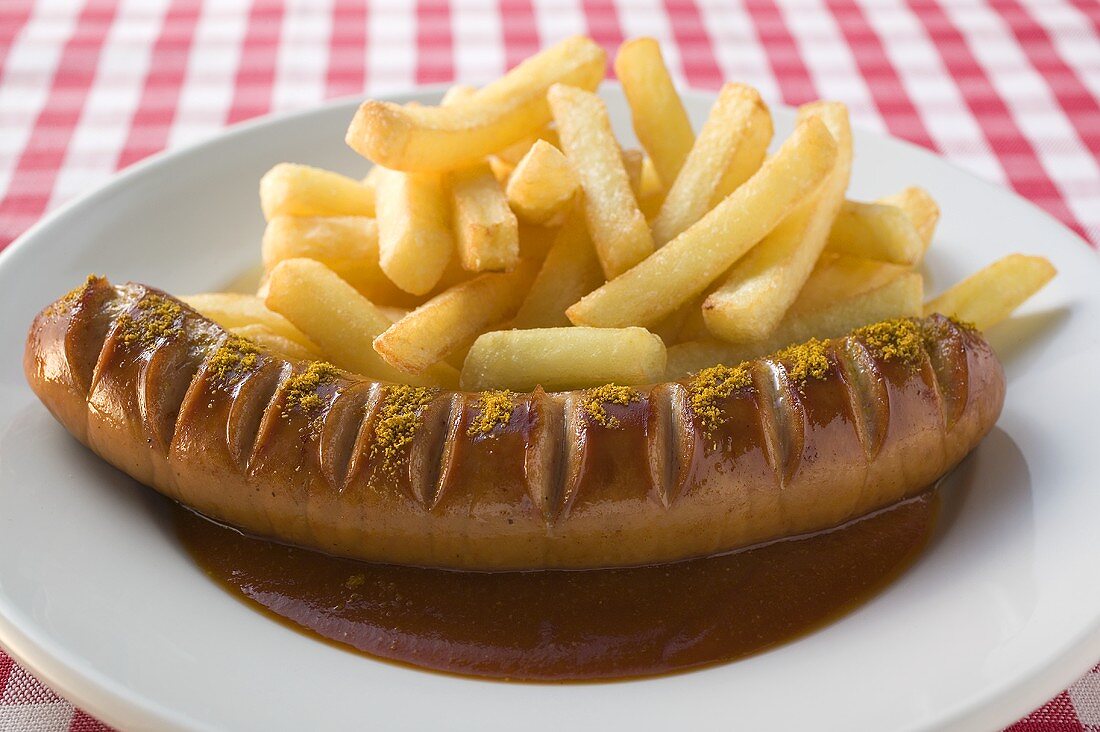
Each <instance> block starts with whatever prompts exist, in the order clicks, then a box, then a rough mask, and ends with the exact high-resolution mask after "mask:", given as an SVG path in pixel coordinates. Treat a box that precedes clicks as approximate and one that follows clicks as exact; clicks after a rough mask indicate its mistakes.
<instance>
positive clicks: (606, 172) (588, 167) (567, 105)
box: [547, 84, 653, 279]
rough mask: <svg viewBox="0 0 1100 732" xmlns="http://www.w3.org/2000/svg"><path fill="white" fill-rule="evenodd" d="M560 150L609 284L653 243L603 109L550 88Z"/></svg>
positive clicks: (587, 96) (569, 90)
mask: <svg viewBox="0 0 1100 732" xmlns="http://www.w3.org/2000/svg"><path fill="white" fill-rule="evenodd" d="M547 99H548V100H549V102H550V108H551V109H552V110H553V112H554V121H555V122H557V125H558V135H559V136H560V137H561V143H562V150H563V151H564V152H565V156H566V157H567V158H568V159H569V162H570V163H571V164H572V165H573V169H574V170H576V171H577V177H578V178H579V179H580V183H581V190H582V191H583V192H584V212H585V217H586V218H587V220H588V230H589V232H590V233H591V234H592V241H593V243H594V244H595V245H596V254H597V256H599V258H600V265H601V266H602V267H603V271H604V274H605V275H606V276H607V277H608V278H609V279H610V278H612V277H615V276H617V275H619V274H621V273H623V272H625V271H626V270H628V269H630V268H631V267H633V266H634V265H635V264H637V263H638V262H640V261H642V260H643V259H645V258H646V257H647V256H649V255H650V254H651V253H652V252H653V237H652V236H651V235H650V233H649V225H648V224H647V223H646V220H645V215H644V214H642V212H641V210H640V209H639V208H638V203H637V201H636V200H635V199H634V192H633V191H632V190H631V189H630V180H629V178H628V177H627V174H626V169H625V167H624V166H623V159H622V153H621V152H620V150H619V143H618V142H616V140H615V135H614V134H613V133H612V131H611V122H610V121H609V120H608V117H607V108H606V107H605V106H604V103H603V101H602V100H601V99H600V98H599V97H597V96H596V95H595V94H592V93H591V92H587V91H584V90H583V89H577V88H575V87H569V86H564V85H562V84H555V85H554V86H552V87H550V91H549V93H548V94H547Z"/></svg>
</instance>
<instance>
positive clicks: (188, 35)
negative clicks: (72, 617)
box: [0, 0, 1100, 732]
mask: <svg viewBox="0 0 1100 732" xmlns="http://www.w3.org/2000/svg"><path fill="white" fill-rule="evenodd" d="M575 33H586V34H588V35H590V36H592V37H593V38H595V39H596V40H597V41H599V42H600V43H602V44H603V45H605V46H606V47H607V48H608V50H613V49H614V48H615V47H616V46H617V45H618V44H619V42H620V41H622V40H623V39H624V38H627V37H629V36H633V35H652V36H656V37H657V38H659V39H660V41H661V43H662V46H663V48H664V51H665V55H666V59H667V61H668V62H669V64H670V66H671V68H672V70H673V73H674V74H675V75H676V76H678V77H679V79H680V80H681V81H682V82H683V84H685V85H687V86H693V87H700V88H704V89H714V88H717V87H718V86H719V85H720V84H721V82H722V81H723V80H727V79H736V80H738V81H744V82H747V83H749V84H753V85H754V86H756V87H757V88H759V89H760V90H761V92H762V93H763V95H764V96H765V98H767V99H769V100H775V101H782V102H784V103H787V104H799V103H801V102H805V101H808V100H811V99H816V98H830V99H839V100H842V101H844V102H846V103H847V104H848V106H849V108H850V109H851V113H852V118H853V123H854V124H855V125H858V126H860V127H864V128H868V129H872V130H878V131H882V132H886V133H889V134H891V135H895V136H897V137H903V138H905V139H907V140H911V141H912V142H915V143H917V144H919V145H923V146H924V147H927V148H929V149H931V150H935V151H936V152H938V153H940V154H941V155H943V156H944V157H946V158H948V159H950V160H952V161H954V162H956V163H958V164H960V165H962V166H963V167H965V168H968V169H970V170H971V171H973V172H974V173H976V174H977V175H979V176H982V177H983V178H987V179H989V180H992V181H996V182H997V183H1000V184H1002V185H1005V186H1008V187H1010V188H1012V189H1013V190H1015V191H1016V192H1017V193H1019V194H1021V195H1023V196H1026V197H1028V198H1030V199H1031V200H1033V201H1035V202H1036V203H1038V204H1039V205H1041V206H1042V207H1043V208H1045V209H1046V210H1047V211H1049V212H1050V213H1052V214H1054V215H1055V216H1057V217H1058V218H1059V219H1061V220H1062V221H1064V222H1065V223H1066V224H1067V225H1068V226H1070V227H1071V228H1073V229H1074V230H1075V231H1077V232H1078V233H1080V234H1082V235H1083V236H1084V237H1085V238H1086V239H1088V240H1089V241H1090V242H1092V244H1093V245H1094V246H1095V245H1096V244H1098V243H1100V3H1098V2H1096V0H989V1H988V2H983V1H980V0H961V1H960V0H450V1H448V0H419V1H418V2H413V1H412V0H409V1H405V0H216V1H215V0H208V2H205V3H204V2H202V1H201V0H39V1H37V2H33V1H31V0H0V247H3V246H6V245H7V244H8V243H9V242H11V241H12V240H13V239H14V238H16V237H17V236H19V234H20V233H21V232H23V231H24V230H25V229H26V228H27V227H28V226H30V225H31V224H32V223H34V222H35V221H36V220H37V219H38V218H40V217H41V216H42V215H43V214H44V213H45V212H46V211H48V210H50V209H51V208H53V207H54V206H56V205H58V204H59V203H61V202H63V201H65V200H66V199H68V198H70V197H72V196H74V195H76V194H79V193H81V192H83V191H86V190H88V189H89V188H91V187H93V186H95V185H97V184H99V183H100V182H102V181H103V180H105V179H106V178H107V177H108V176H110V175H111V174H112V173H113V172H115V171H116V170H118V169H120V168H124V167H126V166H127V165H130V164H131V163H134V162H137V161H138V160H141V159H142V158H144V157H146V156H148V155H150V154H152V153H155V152H157V151H158V150H161V149H163V148H166V147H179V146H181V145H186V144H188V143H190V142H193V141H195V140H199V139H202V138H204V137H208V136H210V135H213V134H216V133H217V132H218V131H219V130H220V129H222V128H223V127H224V126H225V125H227V124H232V123H234V122H238V121H240V120H244V119H248V118H250V117H255V116H257V115H262V114H267V113H269V112H279V111H284V110H288V109H295V108H302V107H309V106H310V105H314V104H317V103H318V102H320V101H322V100H324V99H327V98H330V97H337V96H342V95H349V94H361V93H363V92H364V91H366V92H367V93H371V94H375V93H382V92H385V91H387V90H397V89H405V88H408V87H410V86H413V85H414V84H426V83H433V82H446V81H451V80H454V79H461V80H463V81H470V82H475V83H476V82H480V81H485V80H488V79H490V78H493V77H495V76H497V75H499V74H500V73H501V72H503V71H504V70H505V69H507V68H508V67H510V66H511V65H513V64H515V63H516V62H518V61H519V60H521V59H523V58H524V57H526V56H528V55H529V54H531V53H532V52H534V51H535V50H537V49H538V48H539V47H541V46H543V45H546V44H548V43H551V42H553V41H555V40H558V39H560V38H563V37H565V36H568V35H572V34H575ZM23 729H28V730H30V729H33V730H64V729H71V730H84V731H90V730H100V729H105V728H104V727H103V725H101V724H100V723H98V722H96V721H95V720H94V719H92V718H91V717H89V716H88V715H86V714H84V713H82V712H80V711H77V710H74V709H73V708H72V707H71V706H70V705H68V704H67V703H66V702H64V701H63V700H62V699H60V698H58V697H57V696H56V695H55V694H53V693H52V692H51V691H49V690H48V689H46V688H45V687H43V686H42V685H40V684H39V683H38V682H37V681H35V679H34V678H33V677H31V676H30V675H29V674H28V673H27V672H26V671H24V670H23V669H22V668H20V667H19V666H18V665H16V664H14V663H13V662H12V661H11V659H9V658H7V657H6V656H4V655H3V654H2V653H0V730H23ZM1012 730H1013V731H1014V732H1055V731H1057V732H1069V731H1070V730H1097V731H1100V666H1097V667H1096V668H1095V669H1093V671H1092V673H1090V674H1088V675H1086V676H1085V677H1084V678H1082V679H1081V680H1079V681H1078V682H1077V683H1075V684H1074V685H1073V686H1071V687H1070V688H1069V689H1068V690H1067V691H1065V692H1063V693H1061V694H1059V695H1058V696H1057V697H1055V698H1054V699H1053V700H1052V701H1050V702H1049V703H1048V704H1046V706H1044V707H1042V708H1041V709H1039V710H1037V711H1036V712H1034V713H1032V714H1031V715H1029V716H1028V717H1027V718H1026V719H1024V720H1022V721H1021V722H1019V723H1017V724H1016V725H1015V726H1013V727H1012Z"/></svg>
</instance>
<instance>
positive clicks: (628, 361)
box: [460, 328, 665, 391]
mask: <svg viewBox="0 0 1100 732" xmlns="http://www.w3.org/2000/svg"><path fill="white" fill-rule="evenodd" d="M664 370H665V345H664V344H663V343H662V342H661V339H660V338H658V337H657V336H655V335H653V334H652V333H650V332H649V331H647V330H646V329H644V328H536V329H534V330H498V331H492V332H490V333H485V334H484V335H482V336H481V337H480V338H478V339H477V341H475V342H474V345H473V347H472V348H471V349H470V352H469V353H468V354H467V355H466V363H465V365H464V366H463V367H462V376H461V380H460V383H461V385H462V388H463V389H471V390H473V389H512V390H515V391H531V390H533V389H534V388H535V387H536V386H540V385H541V386H542V387H543V388H544V389H546V390H547V391H552V390H561V389H580V388H584V387H591V386H599V385H601V384H611V383H614V384H623V385H626V386H629V385H633V384H651V383H653V382H655V381H659V380H660V378H661V375H662V374H663V373H664Z"/></svg>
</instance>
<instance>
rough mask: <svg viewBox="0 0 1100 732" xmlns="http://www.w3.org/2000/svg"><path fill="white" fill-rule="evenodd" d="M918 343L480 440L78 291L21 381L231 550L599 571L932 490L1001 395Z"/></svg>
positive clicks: (444, 421)
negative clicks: (241, 538)
mask: <svg viewBox="0 0 1100 732" xmlns="http://www.w3.org/2000/svg"><path fill="white" fill-rule="evenodd" d="M919 326H920V329H921V332H922V333H924V334H925V336H924V338H923V340H922V342H921V345H920V346H919V348H918V349H917V351H916V352H915V355H913V354H911V356H910V357H909V358H907V359H898V358H892V357H891V355H890V354H889V353H888V352H883V351H882V349H880V348H877V347H875V346H874V345H873V344H869V343H868V341H867V339H866V338H863V337H860V336H859V335H852V336H849V337H847V338H843V339H837V340H834V341H831V342H829V343H827V345H826V347H825V350H824V354H825V357H826V362H825V364H824V366H823V367H822V368H819V369H818V374H817V375H816V376H813V377H800V378H796V377H795V374H794V373H793V372H794V371H795V369H794V368H792V365H791V364H790V363H789V362H788V361H787V360H785V358H783V357H775V358H768V359H760V360H758V361H755V362H753V363H751V364H749V365H748V369H749V371H748V378H747V379H745V383H744V384H742V385H740V386H739V387H738V388H734V389H732V390H727V392H728V393H727V392H722V393H721V394H719V395H718V396H717V397H713V398H712V399H711V402H710V406H712V407H714V408H715V410H717V411H716V413H717V414H718V415H719V419H717V420H715V419H714V418H713V415H712V417H711V418H710V419H709V420H708V419H706V418H705V416H704V415H701V414H698V413H696V412H697V410H696V409H695V408H693V399H694V397H695V396H696V394H697V391H696V390H697V389H698V385H697V384H696V383H695V382H692V381H685V382H681V383H677V382H672V383H667V384H660V385H657V386H653V387H639V388H638V389H636V390H635V395H634V397H633V400H631V401H628V403H626V404H615V403H603V404H601V405H600V406H602V407H603V411H604V414H603V415H597V414H596V413H595V412H594V411H593V405H592V399H591V394H590V393H588V392H565V393H553V394H547V393H545V392H543V391H541V390H536V391H535V392H532V393H529V394H519V395H509V397H508V399H507V400H506V403H507V408H506V409H504V411H503V412H501V411H500V409H499V408H498V409H497V410H496V411H495V412H494V413H493V415H492V416H494V417H496V420H495V421H494V420H490V421H489V422H488V426H486V423H485V422H486V421H485V420H484V419H479V418H480V417H482V416H483V415H482V412H484V411H486V410H487V409H489V407H486V402H485V400H484V399H483V395H481V394H476V393H462V392H452V391H445V390H433V391H417V390H413V389H411V388H410V387H395V386H393V385H389V384H383V383H378V382H374V381H371V380H368V379H365V378H361V377H357V376H353V375H350V374H346V373H343V372H335V371H333V370H327V369H322V368H319V367H318V366H317V365H316V364H313V365H311V364H310V363H308V362H288V361H285V360H282V359H280V358H277V357H275V356H273V355H271V354H269V353H266V352H263V351H260V352H257V353H246V352H241V351H239V350H238V349H237V347H238V346H239V345H240V342H239V341H234V340H232V339H233V338H234V336H230V335H228V334H227V333H225V332H224V331H223V330H222V329H221V328H219V327H218V326H217V325H215V324H213V323H212V322H210V321H208V320H206V319H205V318H203V317H201V316H200V315H198V314H197V313H195V312H194V311H192V310H190V309H189V308H187V306H186V305H183V304H182V303H179V302H178V301H176V300H174V299H172V298H170V297H169V296H167V295H165V294H163V293H161V292H159V291H157V290H153V289H151V288H146V287H144V286H142V285H135V284H127V285H123V286H119V287H115V286H112V285H111V284H109V283H108V282H107V281H106V280H103V279H98V278H89V280H88V283H87V284H86V285H85V286H83V287H81V288H78V289H77V290H74V291H73V292H72V293H70V294H69V295H67V296H66V297H65V298H62V299H61V300H59V301H57V302H56V303H54V304H53V305H51V306H49V307H48V308H46V309H45V310H43V312H42V313H41V314H39V316H38V317H37V318H36V319H35V321H34V324H33V325H32V327H31V330H30V333H29V335H28V338H27V348H26V353H25V356H24V368H25V371H26V375H27V379H28V381H29V383H30V384H31V386H32V388H33V389H34V391H35V393H36V394H37V395H38V396H39V398H40V399H41V400H42V402H43V403H44V404H45V405H46V406H47V407H48V408H49V409H50V411H51V412H52V413H53V414H54V416H55V417H56V418H57V419H58V421H60V422H61V423H62V424H63V425H64V426H65V427H66V428H67V429H68V430H69V431H70V432H71V433H72V434H73V435H74V436H75V437H76V438H77V439H78V440H80V441H81V442H82V443H84V444H85V445H87V446H88V447H90V448H91V449H92V450H94V451H95V452H96V453H97V454H99V455H100V456H101V457H102V458H103V459H105V460H107V461H108V462H110V463H111V464H113V465H114V466H116V467H117V468H119V469H120V470H123V471H124V472H126V473H128V474H129V475H131V476H133V477H134V478H135V479H137V480H139V481H141V482H142V483H145V484H147V485H150V486H152V487H154V488H155V489H157V490H158V491H160V492H161V493H163V494H164V495H166V496H168V497H170V498H172V499H174V500H176V501H179V502H180V503H183V504H185V505H187V506H189V507H191V508H193V509H195V510H196V511H199V512H200V513H203V514H206V515H207V516H210V517H212V518H214V519H217V520H219V521H222V522H225V523H227V524H230V525H233V526H237V527H239V528H241V529H243V530H245V531H248V532H251V533H254V534H258V535H261V536H266V537H270V538H275V539H278V540H281V541H285V542H288V543H292V544H297V545H300V546H304V547H308V548H313V549H318V550H321V551H324V552H329V553H331V554H335V555H340V556H346V557H352V558H357V559H364V560H370V561H380V562H389V563H399V564H416V565H424V566H435V567H448V568H461V569H485V570H491V569H533V568H550V567H559V568H588V567H611V566H624V565H634V564H650V563H658V562H667V561H674V560H678V559H684V558H689V557H696V556H702V555H707V554H712V553H717V552H722V551H728V550H732V549H735V548H739V547H743V546H747V545H750V544H755V543H759V542H762V541H768V540H771V539H776V538H781V537H785V536H793V535H797V534H801V533H806V532H810V531H816V530H821V529H826V528H829V527H832V526H836V525H838V524H841V523H843V522H845V521H847V520H849V519H852V518H855V517H857V516H860V515H863V514H866V513H868V512H871V511H874V510H876V509H879V508H882V507H885V506H888V505H890V504H892V503H895V502H897V501H899V500H902V499H904V498H907V497H909V496H912V495H914V494H916V493H918V492H920V491H921V490H923V489H924V488H925V487H927V486H929V485H931V484H932V483H934V482H935V481H936V479H938V478H939V477H940V476H942V475H943V474H944V473H945V472H947V471H948V470H950V469H951V468H952V467H954V466H955V465H956V464H957V463H958V462H959V461H960V460H961V459H962V458H963V457H965V456H966V454H967V453H968V452H970V450H971V449H973V448H974V446H975V445H976V444H977V443H978V442H979V441H980V440H981V438H982V437H983V436H984V435H985V434H986V433H987V432H988V431H989V430H990V429H991V428H992V426H993V424H994V423H995V422H996V420H997V416H998V415H999V413H1000V410H1001V406H1002V403H1003V400H1004V389H1005V383H1004V374H1003V372H1002V369H1001V366H1000V363H999V362H998V361H997V358H996V356H995V355H994V354H993V352H992V350H991V349H990V347H989V346H988V344H987V343H986V342H985V341H984V340H983V339H982V338H981V337H980V335H978V334H977V333H975V332H974V331H972V330H970V329H967V328H965V327H962V326H959V325H958V324H955V323H953V322H952V321H949V320H947V319H945V318H941V317H939V316H933V317H932V318H929V319H926V320H924V321H921V322H920V323H919ZM227 354H228V355H229V356H230V358H228V359H227V358H226V356H227ZM398 405H405V408H401V409H398V408H397V406H398ZM409 405H412V408H408V407H409ZM498 407H499V404H498ZM402 438H403V439H402Z"/></svg>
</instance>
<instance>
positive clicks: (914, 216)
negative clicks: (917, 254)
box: [878, 186, 940, 251]
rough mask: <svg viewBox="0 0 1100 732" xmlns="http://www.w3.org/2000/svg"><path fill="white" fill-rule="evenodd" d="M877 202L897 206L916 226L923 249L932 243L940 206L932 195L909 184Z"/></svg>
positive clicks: (926, 248)
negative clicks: (907, 186)
mask: <svg viewBox="0 0 1100 732" xmlns="http://www.w3.org/2000/svg"><path fill="white" fill-rule="evenodd" d="M878 202H879V203H882V204H885V205H887V206H897V207H898V208H900V209H901V210H902V211H904V212H905V215H906V216H908V217H909V219H910V220H911V221H912V222H913V226H915V227H917V233H918V234H920V238H921V241H922V242H924V250H925V251H927V250H928V245H929V244H931V243H932V235H933V234H934V233H935V232H936V224H938V223H939V220H940V207H939V204H937V203H936V199H934V198H932V195H931V194H930V193H929V192H928V191H926V190H924V189H923V188H921V187H919V186H910V187H909V188H906V189H905V190H903V191H900V192H898V193H895V194H893V195H892V196H886V197H885V198H880V199H879V201H878Z"/></svg>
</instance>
